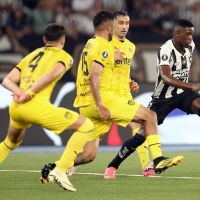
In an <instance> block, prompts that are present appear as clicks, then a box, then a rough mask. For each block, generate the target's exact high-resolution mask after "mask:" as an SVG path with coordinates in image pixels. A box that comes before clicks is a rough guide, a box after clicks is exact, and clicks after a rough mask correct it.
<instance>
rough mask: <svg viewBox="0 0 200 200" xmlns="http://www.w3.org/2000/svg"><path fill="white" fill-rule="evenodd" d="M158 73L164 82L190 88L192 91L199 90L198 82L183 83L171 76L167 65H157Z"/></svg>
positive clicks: (177, 86)
mask: <svg viewBox="0 0 200 200" xmlns="http://www.w3.org/2000/svg"><path fill="white" fill-rule="evenodd" d="M159 70H160V75H161V78H162V80H163V82H164V83H166V84H168V85H170V86H173V87H176V88H181V89H191V90H193V91H196V92H198V91H200V84H199V83H198V84H194V83H185V82H183V81H181V80H178V79H177V78H175V77H173V76H172V71H171V68H170V66H169V65H160V66H159Z"/></svg>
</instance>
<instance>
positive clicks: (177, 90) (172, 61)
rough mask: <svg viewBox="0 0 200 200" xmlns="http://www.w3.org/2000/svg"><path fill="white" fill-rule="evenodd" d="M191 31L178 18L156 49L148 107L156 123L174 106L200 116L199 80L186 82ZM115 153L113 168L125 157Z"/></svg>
mask: <svg viewBox="0 0 200 200" xmlns="http://www.w3.org/2000/svg"><path fill="white" fill-rule="evenodd" d="M193 34H194V26H193V24H192V23H191V22H190V21H188V20H185V19H180V20H179V21H178V22H177V23H176V24H175V27H174V33H173V38H172V39H170V40H168V41H167V42H166V43H165V44H164V45H162V46H161V48H160V50H159V52H158V59H157V71H158V79H157V82H156V87H155V90H154V93H153V95H152V100H151V102H150V103H149V108H150V109H151V110H153V111H154V112H155V113H156V114H157V121H158V124H159V125H160V124H162V123H163V121H164V119H165V118H166V117H167V115H168V114H169V113H170V112H171V111H173V110H174V109H176V108H179V109H180V110H182V111H184V112H186V113H187V114H197V115H199V116H200V95H199V91H200V83H196V84H195V83H189V82H188V79H189V71H190V67H191V63H192V53H193V50H194V47H195V45H194V42H193ZM141 132H143V130H141ZM128 142H131V139H129V140H127V141H126V142H125V143H124V144H126V143H128ZM120 151H121V149H120ZM144 151H147V149H144ZM118 154H119V153H118ZM118 154H117V156H116V157H115V159H113V160H112V161H111V163H110V164H109V167H114V168H115V166H114V165H113V163H114V162H117V163H120V164H121V162H122V161H123V160H124V159H123V160H122V159H121V158H120V157H119V156H118ZM146 155H148V154H146ZM146 159H148V158H146ZM117 167H119V165H118V166H117ZM115 173H116V171H113V174H111V173H110V174H109V176H110V177H111V178H116V177H115Z"/></svg>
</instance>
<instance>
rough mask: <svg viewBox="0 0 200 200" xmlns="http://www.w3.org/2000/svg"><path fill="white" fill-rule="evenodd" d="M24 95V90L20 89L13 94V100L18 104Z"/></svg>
mask: <svg viewBox="0 0 200 200" xmlns="http://www.w3.org/2000/svg"><path fill="white" fill-rule="evenodd" d="M23 93H24V90H22V89H19V90H18V91H15V92H14V93H13V94H12V96H13V100H14V101H15V102H17V103H18V98H19V97H20V95H21V94H23Z"/></svg>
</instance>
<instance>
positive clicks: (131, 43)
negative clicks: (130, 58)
mask: <svg viewBox="0 0 200 200" xmlns="http://www.w3.org/2000/svg"><path fill="white" fill-rule="evenodd" d="M125 43H126V44H127V45H129V46H130V47H135V44H134V43H133V42H131V41H130V40H129V39H127V38H126V39H125Z"/></svg>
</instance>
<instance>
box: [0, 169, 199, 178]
mask: <svg viewBox="0 0 200 200" xmlns="http://www.w3.org/2000/svg"><path fill="white" fill-rule="evenodd" d="M0 172H25V173H40V171H38V170H12V169H8V170H7V169H1V170H0ZM75 174H78V175H93V176H103V174H101V173H91V172H88V173H87V172H76V173H75ZM117 176H126V177H144V176H143V175H139V174H117ZM144 178H164V179H185V180H200V177H189V176H159V175H156V176H148V177H144Z"/></svg>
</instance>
